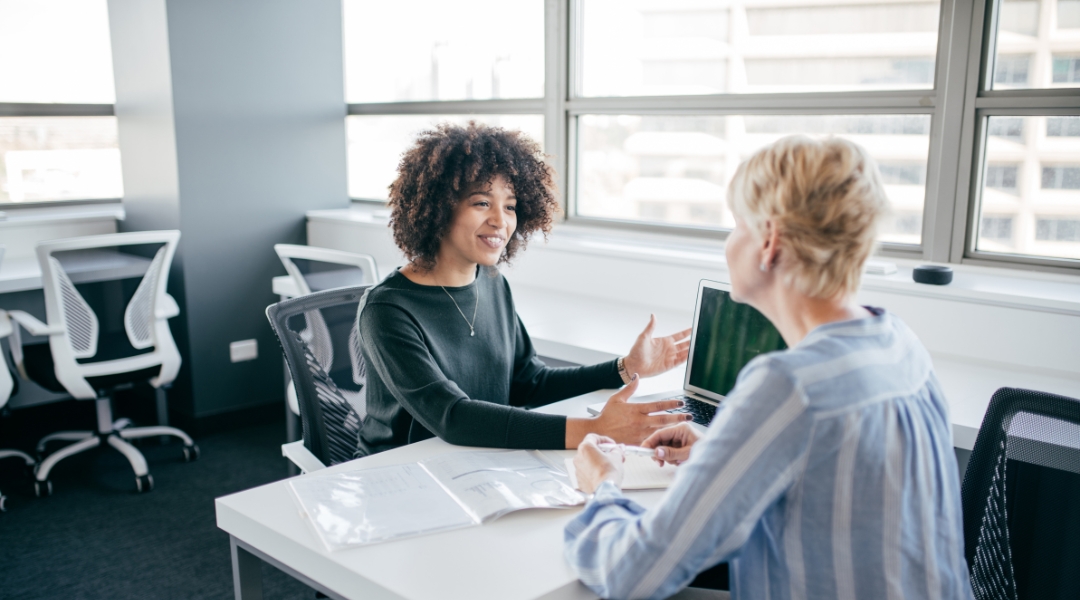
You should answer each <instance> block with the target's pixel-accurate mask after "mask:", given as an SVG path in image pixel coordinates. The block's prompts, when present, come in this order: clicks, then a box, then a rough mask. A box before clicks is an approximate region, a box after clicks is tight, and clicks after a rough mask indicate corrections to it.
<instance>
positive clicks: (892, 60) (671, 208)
mask: <svg viewBox="0 0 1080 600" xmlns="http://www.w3.org/2000/svg"><path fill="white" fill-rule="evenodd" d="M344 14H345V63H346V65H345V68H346V98H347V102H348V103H349V116H348V117H347V119H348V121H347V123H348V132H349V146H348V148H349V150H348V151H349V192H350V195H351V196H352V197H354V198H356V199H368V200H375V201H384V200H385V198H386V189H387V186H388V185H389V183H390V181H391V180H392V178H393V176H394V170H395V167H396V163H397V160H398V157H399V155H400V153H401V151H402V150H403V149H404V148H405V147H407V145H408V144H409V143H410V142H411V140H412V139H413V137H414V136H415V135H416V133H417V132H418V131H420V130H421V129H424V128H426V127H430V126H431V125H434V124H435V123H437V122H441V121H447V120H449V121H455V122H463V121H465V120H467V119H477V120H481V121H483V122H486V123H491V124H495V125H499V126H503V127H510V128H517V129H521V130H523V131H525V132H526V133H527V134H529V135H530V136H533V137H536V138H539V139H538V141H541V142H542V143H543V145H544V148H545V151H546V152H547V153H548V155H549V157H550V161H551V162H552V164H553V166H554V167H555V169H556V173H557V179H558V183H559V189H560V194H561V196H562V198H561V200H562V201H563V203H564V208H565V210H564V215H565V219H566V220H568V221H570V222H573V223H578V224H582V225H589V226H597V227H611V228H617V229H618V228H621V229H624V230H649V231H656V232H667V233H672V234H677V235H683V236H699V237H714V238H715V237H719V238H723V237H724V236H726V235H727V232H728V231H729V230H730V228H731V227H732V225H733V219H732V216H731V214H730V212H729V211H728V208H727V199H726V198H725V194H726V193H727V186H728V183H729V182H730V180H731V177H732V175H733V174H734V171H735V169H736V168H737V167H738V165H739V164H740V162H741V161H743V160H745V159H746V158H747V157H748V156H749V155H750V154H751V153H753V152H754V151H756V150H757V149H759V148H761V147H762V146H764V145H766V144H768V143H770V142H772V141H774V140H776V139H778V138H780V137H782V136H785V135H789V134H796V133H797V134H804V135H810V136H841V137H845V138H848V139H851V140H853V141H855V142H856V143H858V144H860V145H862V146H863V147H865V148H866V149H867V150H868V151H869V153H870V154H871V156H873V157H874V159H875V160H876V162H877V163H878V166H879V169H880V171H881V175H882V179H883V182H884V184H885V187H886V193H887V194H888V197H889V202H890V208H891V210H890V215H889V217H888V219H886V221H885V222H884V223H883V224H882V226H881V229H880V241H881V242H882V244H881V250H880V252H882V253H884V254H886V255H892V256H904V257H913V258H920V259H926V260H932V261H936V262H954V263H971V264H990V265H1001V264H1007V263H1019V264H1023V265H1025V268H1030V266H1032V265H1039V266H1042V267H1046V268H1053V269H1062V268H1064V269H1073V271H1072V272H1080V241H1076V240H1074V239H1073V237H1074V234H1073V233H1072V232H1073V231H1074V230H1073V229H1072V228H1073V227H1074V225H1072V222H1073V221H1076V220H1080V204H1078V202H1080V194H1078V190H1080V99H1078V98H1080V96H1077V95H1076V94H1075V93H1070V90H1069V88H1076V87H1078V86H1080V36H1078V35H1077V34H1078V32H1080V0H979V1H976V2H973V3H969V2H962V1H960V0H889V1H884V0H850V1H845V2H836V1H835V0H788V1H785V2H779V3H778V2H749V1H743V0H637V1H635V2H628V1H626V0H559V1H555V0H519V1H517V2H502V1H500V0H462V1H461V2H456V3H453V4H452V5H449V4H447V3H445V2H439V1H438V0H402V2H397V3H385V2H384V3H376V2H372V1H370V0H344ZM414 14H424V15H432V18H431V19H430V21H431V22H432V23H433V24H431V25H429V24H425V23H417V22H416V21H415V19H410V18H408V17H409V16H410V15H414ZM943 15H944V16H947V17H948V18H943ZM473 30H482V31H484V32H485V35H482V36H476V35H473V34H472V33H469V34H465V33H463V32H466V31H473ZM984 32H985V33H984ZM489 33H490V35H488V34H489ZM969 36H972V41H973V43H971V44H966V43H965V44H957V43H955V42H956V41H957V40H958V39H959V40H967V39H968V38H969ZM939 45H940V47H941V48H948V49H949V50H950V54H949V55H948V56H946V55H944V54H943V55H942V56H941V57H939V56H938V47H939ZM957 52H959V54H957ZM372 57H377V59H374V60H373V59H372ZM943 60H947V61H948V65H947V66H948V67H949V68H945V67H946V65H945V64H944V63H943V62H942V61H943ZM973 69H977V71H972V70H973ZM931 215H933V216H935V217H934V218H931V217H930V216H931ZM954 215H955V216H954Z"/></svg>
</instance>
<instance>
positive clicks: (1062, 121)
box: [1046, 117, 1080, 137]
mask: <svg viewBox="0 0 1080 600" xmlns="http://www.w3.org/2000/svg"><path fill="white" fill-rule="evenodd" d="M1078 136H1080V117H1047V119H1046V137H1078Z"/></svg>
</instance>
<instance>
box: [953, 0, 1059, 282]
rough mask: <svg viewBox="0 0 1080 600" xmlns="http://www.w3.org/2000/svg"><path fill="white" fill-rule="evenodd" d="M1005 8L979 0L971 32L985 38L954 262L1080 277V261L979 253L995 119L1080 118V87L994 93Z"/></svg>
mask: <svg viewBox="0 0 1080 600" xmlns="http://www.w3.org/2000/svg"><path fill="white" fill-rule="evenodd" d="M1001 4H1002V0H974V11H973V14H972V15H971V31H972V32H980V35H979V36H972V37H971V40H970V44H969V50H968V77H967V85H966V89H965V102H964V106H965V108H964V115H963V133H962V135H961V137H960V140H959V144H960V154H961V160H960V167H961V168H960V172H959V173H958V177H957V184H958V187H957V189H956V198H957V202H956V211H955V215H954V218H953V230H954V236H953V243H952V249H951V251H950V252H949V256H948V262H952V263H958V264H967V265H975V266H987V267H1003V266H1005V267H1015V268H1021V267H1023V268H1028V269H1035V270H1039V271H1046V272H1052V273H1064V274H1072V275H1076V274H1078V273H1080V259H1069V258H1053V257H1043V256H1033V255H1026V254H1006V253H1000V252H987V251H980V250H978V249H977V248H976V245H977V243H978V234H979V219H980V217H981V212H982V210H981V195H982V189H983V169H982V166H983V164H984V163H985V159H986V139H987V126H988V123H989V117H1007V116H1017V117H1055V116H1080V88H1077V87H1073V88H1028V89H1017V90H994V89H992V87H993V77H994V69H995V64H994V59H995V54H996V47H995V46H996V43H997V35H996V34H997V19H998V16H999V15H1000V12H1001V10H1000V8H1001ZM1040 4H1041V2H1040ZM965 183H966V185H965Z"/></svg>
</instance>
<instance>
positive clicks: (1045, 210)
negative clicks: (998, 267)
mask: <svg viewBox="0 0 1080 600" xmlns="http://www.w3.org/2000/svg"><path fill="white" fill-rule="evenodd" d="M982 181H983V187H982V195H981V201H980V203H979V219H978V223H977V226H978V231H977V238H976V244H975V247H976V249H978V250H980V251H982V252H1000V253H1007V254H1025V255H1031V256H1048V257H1054V258H1080V116H1075V117H990V118H989V121H988V123H987V137H986V163H985V164H984V165H983V179H982Z"/></svg>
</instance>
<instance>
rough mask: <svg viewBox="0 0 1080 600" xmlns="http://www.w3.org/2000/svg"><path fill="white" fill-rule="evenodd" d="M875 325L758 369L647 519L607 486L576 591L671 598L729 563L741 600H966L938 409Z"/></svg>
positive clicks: (907, 343) (914, 352)
mask: <svg viewBox="0 0 1080 600" xmlns="http://www.w3.org/2000/svg"><path fill="white" fill-rule="evenodd" d="M873 311H874V313H875V316H873V317H868V318H865V319H859V320H854V321H844V322H837V323H830V324H827V325H823V326H821V327H818V328H816V329H815V330H814V331H812V332H811V333H810V334H809V335H808V336H807V337H806V338H805V339H804V340H802V341H801V342H800V343H799V344H798V345H796V346H795V347H794V348H792V349H790V350H787V351H781V352H774V353H771V354H767V355H763V356H759V357H758V358H756V359H754V360H753V361H751V362H750V364H749V365H747V366H746V368H745V369H743V371H742V373H740V375H739V380H738V383H737V384H736V386H735V389H734V390H733V391H732V392H731V394H730V395H729V396H728V399H727V401H726V402H725V403H724V408H723V409H722V410H721V411H719V413H718V414H717V417H716V420H715V421H714V422H713V423H712V425H711V426H710V427H709V431H708V434H707V435H706V436H705V437H704V438H703V439H701V440H700V441H699V442H698V443H697V444H695V445H694V448H693V450H692V451H691V458H690V460H689V461H687V462H686V463H684V464H683V465H682V466H680V467H678V469H679V470H678V475H677V476H676V478H675V483H674V484H673V485H672V487H671V488H670V489H669V490H668V491H667V494H666V495H665V496H664V498H663V500H662V501H661V503H660V504H659V505H658V506H657V507H656V508H654V509H653V510H645V509H644V508H642V507H641V506H640V505H638V504H635V503H634V502H633V501H632V500H629V499H628V498H626V497H625V496H623V495H622V493H621V492H620V491H619V490H618V488H617V487H615V485H614V484H612V483H605V484H603V485H602V486H601V487H600V489H598V490H597V493H596V495H595V496H594V497H593V499H592V500H591V501H590V502H589V503H588V504H587V505H586V508H585V510H584V511H583V512H582V513H581V515H579V516H578V517H577V518H575V519H574V520H573V521H571V522H570V524H569V525H567V527H566V558H567V560H568V561H569V563H570V565H571V566H572V567H573V568H574V569H576V571H577V573H578V575H579V577H580V578H581V580H582V582H584V583H585V585H587V586H588V587H590V588H591V589H592V590H593V591H595V592H596V593H597V594H599V595H601V596H603V597H605V598H666V597H667V596H670V595H671V594H673V593H675V592H677V591H678V590H679V589H681V588H682V587H684V586H686V585H687V584H688V583H689V582H690V581H691V580H692V579H693V578H694V576H695V575H696V574H697V573H698V572H700V571H702V570H704V569H706V568H708V567H711V566H713V565H715V564H716V563H719V562H723V561H728V562H729V564H730V569H731V586H732V588H731V591H732V597H733V598H770V599H785V600H786V599H792V600H797V599H803V598H806V599H816V598H821V599H825V598H828V599H841V600H843V599H847V598H874V599H878V598H880V599H889V600H899V599H901V598H903V599H906V600H912V599H916V598H948V599H953V598H962V599H967V598H971V597H972V593H971V586H970V582H969V579H968V569H967V563H966V561H965V560H964V538H963V525H962V519H961V514H960V485H959V476H958V474H957V468H956V460H955V458H954V454H953V446H952V430H951V426H950V424H949V415H948V410H947V407H946V403H945V398H944V396H943V394H942V391H941V388H940V387H939V385H938V382H937V378H936V377H935V376H934V372H933V366H932V364H931V362H930V356H929V355H928V354H927V352H926V349H925V348H923V346H922V344H921V343H920V342H919V341H918V339H917V338H916V337H915V335H914V333H912V332H911V330H910V329H908V328H907V326H906V325H904V323H903V322H902V321H901V320H900V319H898V318H896V317H894V316H892V315H891V314H888V313H886V312H885V311H882V310H879V309H873Z"/></svg>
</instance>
